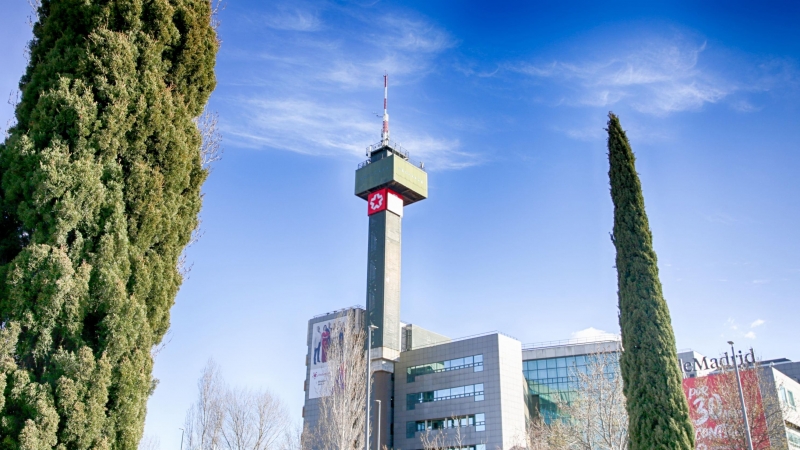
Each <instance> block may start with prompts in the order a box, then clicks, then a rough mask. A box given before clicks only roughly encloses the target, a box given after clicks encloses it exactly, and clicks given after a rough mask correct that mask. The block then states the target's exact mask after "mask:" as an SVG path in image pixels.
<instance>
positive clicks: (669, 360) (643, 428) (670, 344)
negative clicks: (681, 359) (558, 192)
mask: <svg viewBox="0 0 800 450" xmlns="http://www.w3.org/2000/svg"><path fill="white" fill-rule="evenodd" d="M608 117H609V120H608V129H607V131H608V159H609V162H610V166H611V168H610V170H609V172H608V175H609V177H610V178H611V199H612V200H613V201H614V246H615V247H616V249H617V261H616V262H617V283H618V289H619V324H620V328H621V329H622V346H623V348H624V352H623V353H622V356H621V357H620V365H621V371H622V379H623V382H624V392H625V397H626V399H627V405H626V406H627V410H628V420H629V428H628V433H629V435H630V448H631V449H632V450H646V449H647V450H650V449H685V450H691V449H694V430H693V428H692V424H691V421H690V419H689V408H688V406H687V403H686V397H685V396H684V394H683V388H682V376H681V372H680V369H679V367H678V355H677V349H676V348H675V335H674V334H673V332H672V321H671V319H670V316H669V309H668V308H667V302H666V301H665V300H664V296H663V294H662V292H661V282H660V281H659V279H658V266H657V264H656V252H655V251H654V250H653V237H652V235H651V234H650V225H649V223H648V221H647V214H646V213H645V210H644V197H643V196H642V185H641V183H640V182H639V176H638V175H637V173H636V166H635V158H634V156H633V152H632V151H631V147H630V144H629V143H628V138H627V137H626V136H625V132H624V131H623V130H622V127H621V126H620V123H619V119H618V118H617V116H615V115H614V114H612V113H610V114H609V116H608Z"/></svg>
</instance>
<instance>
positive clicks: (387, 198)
mask: <svg viewBox="0 0 800 450" xmlns="http://www.w3.org/2000/svg"><path fill="white" fill-rule="evenodd" d="M387 93H388V77H387V76H384V101H383V129H382V131H381V141H380V142H379V143H377V144H375V145H371V146H369V147H368V148H367V155H368V156H369V159H368V160H366V161H364V162H363V163H361V165H360V166H359V168H358V170H356V189H355V194H356V195H357V196H358V197H361V198H363V199H364V200H366V201H367V215H368V216H369V238H368V239H369V241H368V242H369V244H368V250H367V316H366V320H365V324H366V326H367V327H369V326H370V325H374V326H376V327H377V328H376V329H375V330H374V331H373V332H372V368H373V370H374V378H373V393H374V397H373V398H374V400H380V401H381V405H382V414H381V418H380V419H381V420H380V423H378V421H377V420H376V419H377V417H376V415H375V414H373V423H374V424H375V425H373V429H376V425H377V426H380V429H381V430H382V433H381V442H376V441H375V439H377V433H375V432H373V433H372V436H373V445H372V446H371V447H372V448H382V447H380V446H382V445H388V446H390V447H391V445H392V443H391V439H392V438H391V435H390V424H391V423H392V417H391V416H392V410H391V405H392V403H393V402H392V400H393V399H392V398H391V396H392V391H393V389H392V374H393V373H394V362H395V361H396V360H397V358H398V357H399V356H400V350H401V346H400V343H401V329H400V328H401V327H400V246H401V242H402V239H401V235H402V233H401V232H402V227H401V222H402V218H403V208H404V207H406V206H408V205H410V204H412V203H416V202H418V201H420V200H424V199H425V198H427V197H428V174H427V173H425V170H423V167H424V166H423V165H422V164H419V165H418V166H417V165H415V164H413V163H411V162H410V161H409V158H408V153H407V152H405V151H403V149H402V148H400V146H399V145H397V144H395V143H392V142H390V140H389V114H388V113H387V97H388V95H387ZM368 329H369V328H368Z"/></svg>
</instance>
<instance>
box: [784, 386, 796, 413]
mask: <svg viewBox="0 0 800 450" xmlns="http://www.w3.org/2000/svg"><path fill="white" fill-rule="evenodd" d="M786 394H788V395H789V407H791V408H792V409H796V408H797V405H795V404H794V392H792V391H790V390H788V389H787V390H786Z"/></svg>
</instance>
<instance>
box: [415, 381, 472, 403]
mask: <svg viewBox="0 0 800 450" xmlns="http://www.w3.org/2000/svg"><path fill="white" fill-rule="evenodd" d="M470 396H472V397H475V401H476V402H480V401H483V383H478V384H470V385H468V386H459V387H454V388H448V389H437V390H435V391H427V392H417V393H414V394H408V395H407V396H406V409H414V405H416V404H417V403H428V402H438V401H442V400H450V399H451V398H461V397H470Z"/></svg>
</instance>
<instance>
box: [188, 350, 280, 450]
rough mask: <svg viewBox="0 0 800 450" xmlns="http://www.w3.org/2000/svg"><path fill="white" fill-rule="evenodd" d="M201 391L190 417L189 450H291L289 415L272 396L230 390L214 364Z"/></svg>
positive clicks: (204, 377)
mask: <svg viewBox="0 0 800 450" xmlns="http://www.w3.org/2000/svg"><path fill="white" fill-rule="evenodd" d="M198 390H199V392H198V399H197V403H196V404H194V405H193V406H192V407H191V408H190V409H189V411H188V412H187V414H186V425H185V429H186V444H185V446H186V448H187V449H189V450H270V449H276V450H277V449H281V450H283V449H287V450H291V447H288V440H287V438H286V436H287V433H288V432H289V431H290V429H291V421H290V419H289V413H288V411H287V408H286V406H285V405H284V403H283V402H282V401H281V400H280V399H279V398H278V397H276V396H275V395H273V394H272V393H271V392H269V391H261V392H257V391H251V390H248V389H230V388H228V387H227V386H226V384H225V382H224V380H223V379H222V375H221V373H220V370H219V366H217V364H216V363H214V361H209V362H208V364H207V365H206V368H205V369H204V370H203V375H202V376H201V378H200V380H199V381H198Z"/></svg>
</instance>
